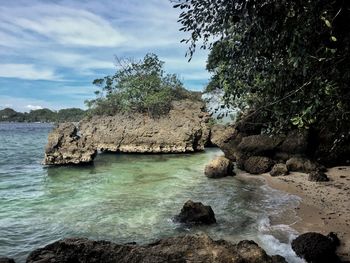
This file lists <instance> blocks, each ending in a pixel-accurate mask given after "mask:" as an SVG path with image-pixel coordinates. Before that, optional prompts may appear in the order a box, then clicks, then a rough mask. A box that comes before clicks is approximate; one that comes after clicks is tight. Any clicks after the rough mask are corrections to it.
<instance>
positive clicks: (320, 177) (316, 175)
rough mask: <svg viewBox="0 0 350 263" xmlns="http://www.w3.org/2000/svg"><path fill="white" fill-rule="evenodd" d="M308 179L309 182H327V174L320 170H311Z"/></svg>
mask: <svg viewBox="0 0 350 263" xmlns="http://www.w3.org/2000/svg"><path fill="white" fill-rule="evenodd" d="M308 180H309V181H311V182H328V181H329V178H328V176H327V175H326V174H325V173H324V172H321V171H313V172H311V173H310V174H309V177H308Z"/></svg>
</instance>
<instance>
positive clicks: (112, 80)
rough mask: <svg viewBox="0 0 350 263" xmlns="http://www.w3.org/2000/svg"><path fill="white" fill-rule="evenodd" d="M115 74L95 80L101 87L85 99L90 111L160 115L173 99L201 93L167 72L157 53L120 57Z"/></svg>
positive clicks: (168, 108) (102, 113) (192, 96)
mask: <svg viewBox="0 0 350 263" xmlns="http://www.w3.org/2000/svg"><path fill="white" fill-rule="evenodd" d="M117 64H118V65H117V66H118V70H117V72H116V73H115V74H114V75H113V76H106V77H104V78H102V79H96V80H94V82H93V84H94V85H96V86H98V87H99V88H100V90H98V91H96V92H95V94H96V95H97V98H96V99H94V100H89V101H86V105H87V106H88V107H89V109H90V114H92V115H94V114H96V115H114V114H116V113H120V112H122V113H125V112H126V113H132V112H139V113H147V114H149V115H150V116H153V117H154V116H160V115H162V114H165V113H167V112H168V111H169V110H170V107H171V102H172V101H173V100H181V99H196V100H197V99H199V98H200V96H199V94H196V93H193V92H190V91H187V90H186V89H185V88H184V87H183V85H182V83H181V81H180V80H179V79H178V78H177V76H176V75H175V74H166V73H165V72H164V70H163V65H164V62H162V61H160V60H159V59H158V57H157V56H156V55H154V54H147V55H146V56H145V57H144V58H143V60H141V61H138V62H134V61H131V60H117Z"/></svg>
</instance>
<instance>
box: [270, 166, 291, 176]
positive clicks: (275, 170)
mask: <svg viewBox="0 0 350 263" xmlns="http://www.w3.org/2000/svg"><path fill="white" fill-rule="evenodd" d="M288 174H289V171H288V168H287V165H285V164H284V163H278V164H275V165H274V166H273V167H272V170H271V171H270V175H271V176H282V175H288Z"/></svg>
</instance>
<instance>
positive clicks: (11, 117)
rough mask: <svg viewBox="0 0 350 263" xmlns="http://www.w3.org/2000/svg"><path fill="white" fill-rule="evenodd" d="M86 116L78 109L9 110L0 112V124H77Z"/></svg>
mask: <svg viewBox="0 0 350 263" xmlns="http://www.w3.org/2000/svg"><path fill="white" fill-rule="evenodd" d="M85 116H86V111H84V110H82V109H79V108H69V109H62V110H59V111H52V110H50V109H38V110H31V111H30V112H24V113H23V112H17V111H15V110H14V109H11V108H5V109H3V110H0V122H77V121H80V120H81V119H82V118H84V117H85Z"/></svg>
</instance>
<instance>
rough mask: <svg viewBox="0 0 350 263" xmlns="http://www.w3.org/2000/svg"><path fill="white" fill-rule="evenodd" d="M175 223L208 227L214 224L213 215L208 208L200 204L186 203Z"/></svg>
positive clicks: (211, 210)
mask: <svg viewBox="0 0 350 263" xmlns="http://www.w3.org/2000/svg"><path fill="white" fill-rule="evenodd" d="M175 221H178V222H180V223H185V224H196V225H210V224H215V223H216V219H215V214H214V211H213V209H212V208H211V207H210V206H206V205H203V204H202V203H200V202H198V203H197V202H193V201H191V200H189V201H187V202H186V203H185V204H184V206H183V207H182V209H181V212H180V214H179V215H177V216H176V217H175Z"/></svg>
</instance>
